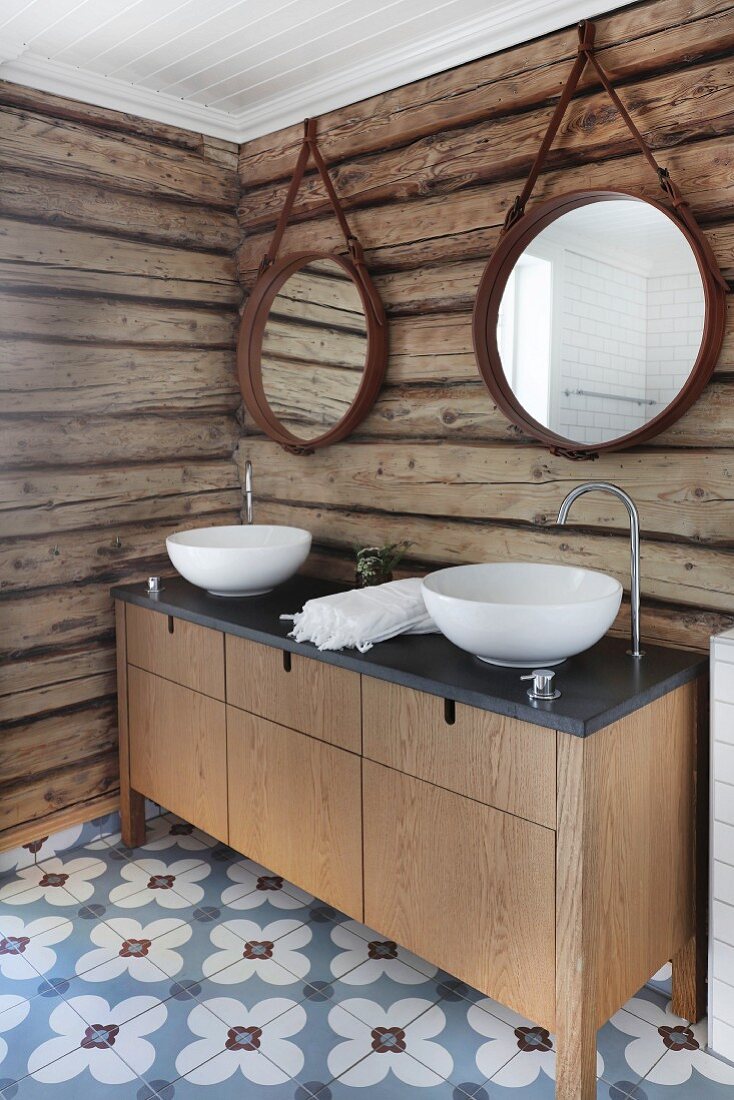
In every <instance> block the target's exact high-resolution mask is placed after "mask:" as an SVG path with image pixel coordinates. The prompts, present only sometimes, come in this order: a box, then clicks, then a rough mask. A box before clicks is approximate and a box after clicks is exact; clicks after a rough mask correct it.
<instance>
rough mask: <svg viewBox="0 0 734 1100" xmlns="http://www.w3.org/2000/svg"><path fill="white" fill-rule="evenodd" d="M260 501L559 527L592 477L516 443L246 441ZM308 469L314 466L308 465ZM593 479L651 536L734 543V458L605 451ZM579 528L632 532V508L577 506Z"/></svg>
mask: <svg viewBox="0 0 734 1100" xmlns="http://www.w3.org/2000/svg"><path fill="white" fill-rule="evenodd" d="M246 458H250V459H251V460H252V461H253V463H254V466H255V469H256V470H257V471H258V478H257V486H258V498H259V499H263V500H265V499H269V500H274V501H281V502H282V501H289V500H300V501H302V502H303V503H304V504H306V503H310V504H318V503H321V504H323V505H326V506H329V507H338V508H364V509H367V510H371V509H374V508H376V509H379V511H381V512H402V513H403V515H404V517H405V520H406V528H408V529H409V526H410V523H411V521H412V515H413V514H419V515H421V516H436V517H440V516H447V517H452V518H455V519H466V520H479V521H484V522H487V521H489V522H492V521H494V522H500V523H506V522H509V523H512V522H520V523H531V524H534V525H535V526H538V527H546V526H553V525H554V524H555V522H556V516H557V514H558V509H559V507H560V505H561V502H562V500H563V498H564V496H565V495H566V494H567V493H568V492H569V491H570V490H571V489H573V488H574V487H575V486H576V485H578V484H579V482H580V481H581V480H584V478H585V477H586V472H587V467H586V465H585V464H582V463H576V462H569V460H568V459H565V458H559V457H557V456H554V455H551V454H549V452H548V451H547V450H544V449H543V448H541V447H536V446H529V447H517V446H513V445H511V444H509V445H508V444H504V445H503V444H485V445H480V444H464V445H462V446H456V445H454V444H452V443H444V444H436V443H408V442H400V441H392V440H391V441H390V442H388V443H385V442H375V443H356V442H353V441H351V440H350V441H349V442H348V443H341V444H336V445H335V446H333V447H328V448H325V449H324V450H322V451H317V452H316V453H315V454H313V455H310V456H309V457H308V459H306V460H304V459H303V457H300V456H297V455H289V454H285V453H279V452H278V449H277V445H276V444H274V443H272V442H270V441H269V440H264V439H261V440H254V439H250V440H244V441H243V443H242V445H241V447H240V449H239V451H238V454H237V460H238V463H239V466H240V469H241V471H242V473H243V472H244V462H245V459H246ZM306 463H307V465H306ZM591 469H592V472H593V478H594V479H595V480H599V481H611V482H613V483H614V484H615V485H619V486H620V488H622V489H625V490H626V491H627V492H628V493H629V494H630V496H631V497H632V498H633V500H634V501H635V503H636V504H637V507H638V508H639V511H640V521H641V526H642V533H643V537H644V538H647V537H657V538H661V537H662V538H665V537H670V536H677V537H678V538H681V539H687V540H689V541H691V542H696V543H711V544H719V545H721V546H724V547H727V548H732V547H734V534H732V533H733V532H734V452H732V451H731V450H723V451H715V452H713V453H712V452H709V451H700V450H696V451H694V450H691V451H667V450H663V449H660V450H636V451H628V452H623V453H618V454H604V455H601V456H600V458H599V459H598V460H596V461H595V462H594V463H593V468H591ZM572 519H573V523H574V524H583V525H585V526H589V527H602V528H606V529H607V530H610V529H611V530H616V531H619V532H622V533H624V532H625V531H626V530H627V528H628V520H627V512H626V510H625V509H624V507H623V506H622V505H621V504H619V503H618V502H617V501H616V500H615V499H614V498H613V497H611V496H610V495H609V494H606V493H589V494H588V495H587V496H584V497H581V498H580V500H578V501H577V503H576V504H575V505H574V509H573V514H572Z"/></svg>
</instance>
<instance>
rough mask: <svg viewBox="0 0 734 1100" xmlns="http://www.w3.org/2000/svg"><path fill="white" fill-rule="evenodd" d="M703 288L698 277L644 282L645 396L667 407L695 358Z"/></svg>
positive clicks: (698, 342) (679, 276) (669, 278)
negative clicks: (645, 302) (645, 300)
mask: <svg viewBox="0 0 734 1100" xmlns="http://www.w3.org/2000/svg"><path fill="white" fill-rule="evenodd" d="M703 307H704V301H703V287H702V285H701V280H700V278H699V276H698V274H697V273H693V274H688V275H657V276H654V277H652V278H650V279H648V280H647V396H648V397H651V398H652V399H653V400H654V401H657V403H658V411H659V410H660V409H663V408H664V407H665V406H666V405H669V404H670V402H671V401H672V400H673V398H674V397H675V395H676V394H677V392H678V390H679V389H680V388H681V386H682V385H683V383H684V382H685V380H686V378H687V377H688V375H689V373H690V370H691V367H692V366H693V363H694V361H695V359H696V355H697V354H698V348H699V345H700V343H701V329H702V326H703Z"/></svg>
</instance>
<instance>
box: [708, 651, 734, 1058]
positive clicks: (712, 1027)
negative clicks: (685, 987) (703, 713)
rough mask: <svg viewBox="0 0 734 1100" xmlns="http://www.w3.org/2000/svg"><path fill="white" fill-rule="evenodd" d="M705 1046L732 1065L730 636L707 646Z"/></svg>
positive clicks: (733, 708) (733, 702)
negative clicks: (707, 952) (708, 831)
mask: <svg viewBox="0 0 734 1100" xmlns="http://www.w3.org/2000/svg"><path fill="white" fill-rule="evenodd" d="M711 816H712V823H711V912H710V924H711V927H710V933H709V934H710V960H709V1045H710V1046H711V1049H712V1050H713V1051H715V1052H716V1053H717V1054H721V1055H722V1056H723V1057H724V1058H728V1059H729V1061H731V1062H734V631H732V630H730V631H727V632H726V633H725V634H721V635H719V637H718V638H714V639H713V641H712V644H711Z"/></svg>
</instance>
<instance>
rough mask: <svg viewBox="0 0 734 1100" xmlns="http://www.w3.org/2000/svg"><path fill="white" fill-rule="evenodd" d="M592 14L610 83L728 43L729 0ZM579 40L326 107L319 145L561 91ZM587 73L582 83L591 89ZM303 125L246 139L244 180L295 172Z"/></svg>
mask: <svg viewBox="0 0 734 1100" xmlns="http://www.w3.org/2000/svg"><path fill="white" fill-rule="evenodd" d="M640 10H641V9H640V8H636V7H631V8H628V9H626V10H623V11H615V12H613V13H610V14H608V15H603V16H600V17H599V18H598V19H596V20H595V23H596V28H597V32H596V46H597V50H598V52H599V56H600V59H601V61H602V63H603V64H604V65H605V66H608V67H609V69H610V70H611V71H612V73H613V75H614V78H615V80H618V81H629V80H638V79H639V78H640V77H641V76H643V75H645V74H649V73H654V72H656V71H660V70H663V69H665V68H667V67H673V68H676V67H677V66H679V65H680V60H681V55H683V56H684V57H686V58H690V59H691V61H696V60H698V59H701V58H704V57H707V56H716V55H717V54H723V53H725V52H726V50H727V48H730V47H731V45H732V38H733V37H734V32H733V31H732V20H731V15H732V5H731V3H722V2H717V0H712V2H710V0H697V2H696V4H695V5H691V3H690V0H657V2H655V3H648V4H646V5H645V7H644V17H643V18H641V17H640ZM577 45H578V38H577V33H576V28H575V27H569V28H566V29H563V30H561V31H558V32H556V33H554V34H549V35H545V36H544V37H542V38H538V39H535V40H534V41H532V42H524V43H522V44H520V45H518V46H514V47H512V48H511V49H507V50H502V51H501V52H499V53H493V54H490V55H489V56H488V57H483V58H481V59H480V60H478V61H474V62H471V63H469V64H467V65H462V66H459V67H457V68H454V69H449V70H448V71H446V72H443V73H438V74H436V75H435V76H430V77H427V78H425V79H423V80H417V81H414V82H413V83H411V84H407V85H404V86H403V87H400V88H396V89H394V90H393V91H388V92H385V93H382V94H380V95H378V96H373V97H371V98H370V99H365V100H362V101H361V102H360V103H356V104H349V106H347V107H342V108H339V109H337V110H335V111H330V112H328V113H327V114H325V115H323V116H322V117H321V118H320V120H319V123H320V125H319V145H320V147H321V150H322V152H323V154H324V156H325V157H326V159H327V161H328V162H329V163H330V164H331V165H334V164H335V163H338V162H339V161H341V160H345V159H347V158H353V157H355V156H359V155H361V154H363V153H368V152H373V151H375V150H382V149H391V148H395V147H396V146H398V145H401V144H407V143H408V142H410V141H414V140H416V139H418V138H420V137H423V136H425V135H426V134H431V133H434V132H435V131H436V129H437V128H438V127H442V126H443V127H445V126H448V125H451V123H452V121H453V120H455V119H456V118H457V117H461V116H466V117H469V118H471V117H474V118H477V119H479V118H484V117H486V116H487V115H488V114H490V115H493V114H497V115H500V114H503V113H504V114H509V113H512V112H515V111H520V110H524V109H527V108H528V107H531V106H533V105H535V104H540V103H543V102H544V101H546V100H547V99H549V98H551V97H553V96H557V95H559V94H560V92H561V90H562V88H563V85H564V83H565V80H566V77H567V76H568V72H569V69H570V67H571V64H572V61H573V59H574V58H575V56H576V51H577ZM593 83H594V80H593V75H592V74H587V75H586V77H585V78H584V80H583V81H582V84H581V87H582V88H583V87H590V86H593ZM302 137H303V127H302V126H297V125H294V126H290V127H287V128H285V129H283V130H279V131H277V132H276V133H274V134H266V135H264V136H263V137H259V138H254V139H253V140H251V141H249V142H247V143H246V144H245V145H243V146H242V148H241V151H240V176H241V179H242V183H243V185H244V186H254V185H256V184H259V183H264V182H268V181H270V180H276V179H285V178H287V177H288V176H289V175H290V174H291V172H292V171H293V165H294V163H295V159H296V155H297V152H298V148H299V146H300V143H301V140H302Z"/></svg>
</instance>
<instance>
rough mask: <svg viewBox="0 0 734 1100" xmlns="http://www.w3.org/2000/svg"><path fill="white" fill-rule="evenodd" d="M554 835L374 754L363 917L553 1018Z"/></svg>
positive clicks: (368, 777)
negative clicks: (385, 764) (391, 765)
mask: <svg viewBox="0 0 734 1100" xmlns="http://www.w3.org/2000/svg"><path fill="white" fill-rule="evenodd" d="M555 847H556V845H555V833H554V832H552V831H551V830H550V829H546V828H543V827H542V826H540V825H535V824H533V823H532V822H530V821H523V819H522V818H520V817H515V816H513V815H512V814H507V813H502V812H501V811H500V810H496V809H494V808H493V807H491V806H485V805H483V804H482V803H481V802H476V801H475V800H474V799H471V798H463V797H462V796H461V795H457V794H454V793H453V791H447V790H444V789H443V788H442V787H437V786H435V784H433V783H425V782H423V781H422V780H420V779H414V778H413V777H412V776H408V775H403V774H402V773H401V772H398V771H394V770H393V769H392V768H386V767H383V766H382V765H381V764H374V763H372V761H370V760H365V762H364V860H365V865H364V880H365V898H364V910H365V922H366V923H367V924H368V925H369V926H370V927H371V928H377V929H379V930H380V932H382V933H383V934H384V935H386V936H389V937H390V939H393V940H395V941H396V943H400V944H403V945H404V946H405V947H407V948H408V949H409V950H411V951H413V952H415V954H416V955H418V956H419V957H421V958H424V959H427V960H428V961H429V962H433V963H435V964H436V965H437V966H441V967H443V969H445V970H448V971H449V973H451V974H455V975H456V977H457V978H461V979H462V981H465V982H467V983H468V984H469V985H471V986H474V987H475V988H477V989H481V990H482V992H484V993H487V994H489V995H490V996H492V997H494V998H495V999H496V1000H498V1001H501V1002H502V1003H503V1004H506V1005H508V1006H509V1007H510V1008H514V1009H516V1010H517V1011H518V1012H522V1013H524V1014H525V1015H526V1016H528V1017H529V1018H530V1019H531V1020H543V1021H548V1020H552V1019H553V1017H554V1014H555V999H556V995H555V952H554V944H555Z"/></svg>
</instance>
